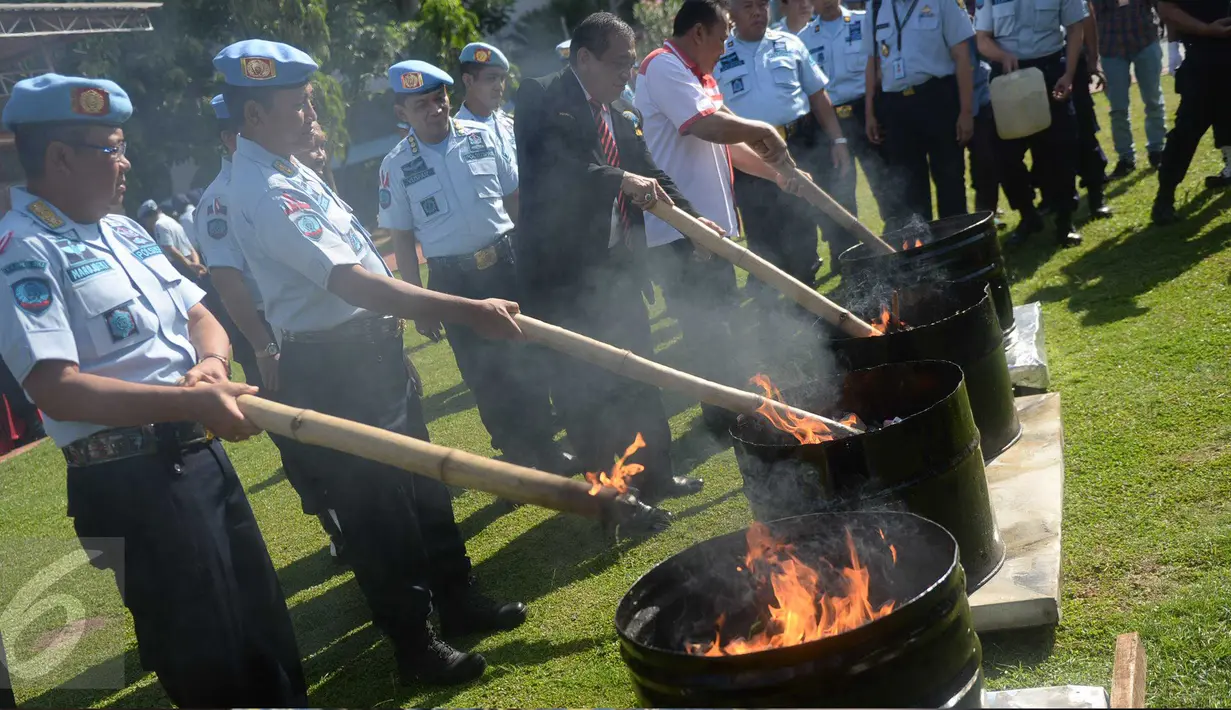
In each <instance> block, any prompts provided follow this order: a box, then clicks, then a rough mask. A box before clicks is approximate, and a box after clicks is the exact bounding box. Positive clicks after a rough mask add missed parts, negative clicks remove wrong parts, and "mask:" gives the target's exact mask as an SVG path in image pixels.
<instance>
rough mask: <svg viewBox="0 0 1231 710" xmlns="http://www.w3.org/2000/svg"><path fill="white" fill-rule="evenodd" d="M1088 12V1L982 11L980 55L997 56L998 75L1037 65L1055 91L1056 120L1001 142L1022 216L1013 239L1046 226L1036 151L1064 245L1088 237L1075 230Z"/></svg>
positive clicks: (1016, 0) (1027, 2)
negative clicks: (1078, 96)
mask: <svg viewBox="0 0 1231 710" xmlns="http://www.w3.org/2000/svg"><path fill="white" fill-rule="evenodd" d="M1087 14H1088V13H1087V11H1086V3H1085V0H1058V1H1057V0H1000V1H999V2H995V0H989V1H987V2H984V3H983V5H982V6H979V7H978V9H977V10H976V12H975V29H976V30H978V34H979V53H980V54H982V55H983V56H985V57H987V58H988V60H989V61H991V62H992V64H993V67H992V73H993V76H999V75H1000V74H1009V73H1012V72H1015V71H1017V70H1018V69H1024V68H1027V67H1036V68H1038V69H1039V70H1040V71H1042V72H1043V79H1044V81H1045V82H1046V84H1047V87H1048V88H1049V89H1050V91H1051V101H1050V102H1049V105H1050V108H1051V125H1050V126H1048V127H1047V128H1046V129H1044V130H1042V131H1040V132H1038V133H1036V134H1034V135H1032V136H1027V137H1025V138H1017V139H1014V140H1004V139H1002V138H999V137H997V140H996V146H997V166H998V167H999V168H1000V181H1001V184H1002V185H1003V187H1004V194H1005V196H1006V197H1008V198H1009V205H1010V206H1011V207H1012V208H1013V209H1015V210H1017V211H1018V212H1019V213H1021V216H1022V221H1021V223H1020V224H1019V225H1018V227H1017V230H1016V232H1015V233H1014V235H1013V237H1012V239H1014V240H1015V241H1018V240H1022V239H1025V238H1026V237H1029V236H1031V235H1033V234H1035V233H1037V232H1040V231H1042V230H1043V228H1044V225H1043V218H1042V216H1040V215H1039V212H1038V210H1037V209H1036V208H1035V206H1034V187H1033V186H1032V185H1031V181H1030V174H1029V173H1028V172H1027V171H1026V166H1025V164H1024V163H1023V162H1022V159H1023V157H1024V156H1025V154H1026V151H1027V150H1029V151H1030V155H1031V159H1032V160H1033V161H1034V165H1035V169H1036V170H1038V175H1039V183H1040V187H1041V188H1042V190H1041V191H1042V193H1043V203H1044V204H1046V205H1048V206H1050V207H1051V209H1052V210H1053V211H1054V212H1055V215H1056V225H1055V237H1056V240H1057V242H1058V243H1059V244H1060V245H1061V246H1074V245H1077V244H1080V243H1081V235H1080V234H1078V233H1077V232H1076V231H1075V230H1074V229H1073V211H1074V210H1075V209H1076V208H1077V188H1076V182H1077V154H1078V141H1077V119H1076V116H1075V114H1074V109H1073V101H1072V95H1073V78H1074V77H1075V76H1076V74H1077V60H1078V58H1079V57H1080V56H1081V53H1082V48H1083V44H1084V40H1085V37H1084V27H1083V21H1084V20H1085V19H1086V16H1087Z"/></svg>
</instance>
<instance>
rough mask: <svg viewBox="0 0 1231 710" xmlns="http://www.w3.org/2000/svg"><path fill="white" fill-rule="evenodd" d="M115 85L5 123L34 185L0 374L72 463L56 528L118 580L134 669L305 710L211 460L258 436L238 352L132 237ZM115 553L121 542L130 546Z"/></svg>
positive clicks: (259, 546)
mask: <svg viewBox="0 0 1231 710" xmlns="http://www.w3.org/2000/svg"><path fill="white" fill-rule="evenodd" d="M131 114H132V104H131V102H130V101H129V98H128V95H127V94H126V93H125V92H124V90H123V89H121V88H120V87H119V86H117V85H116V84H114V83H112V82H110V81H105V80H95V79H83V78H79V77H66V76H60V75H58V74H44V75H42V76H39V77H34V78H31V79H24V80H22V81H20V82H18V83H17V84H16V85H15V86H14V87H13V91H12V95H11V98H10V99H9V102H8V104H7V105H6V106H5V107H4V114H3V122H4V127H5V128H6V129H8V130H11V131H12V132H13V134H14V140H15V143H16V147H17V154H18V157H19V159H20V160H21V164H22V168H23V169H24V170H25V173H26V177H27V178H28V184H27V185H26V186H25V187H24V188H22V187H14V188H12V190H11V193H12V199H13V208H12V210H11V211H10V212H8V213H7V214H6V215H5V216H4V218H3V219H2V220H0V235H3V236H0V274H3V276H0V278H3V280H4V283H5V285H6V286H7V289H6V292H5V293H6V296H7V298H5V299H3V303H0V356H2V357H3V359H4V362H5V364H7V365H8V366H9V368H11V369H12V371H13V375H14V376H15V377H16V378H17V380H18V381H19V382H21V383H22V385H23V387H24V388H25V390H26V392H27V393H29V395H30V398H31V400H33V402H34V404H36V405H37V406H38V407H39V409H41V410H42V411H43V412H44V414H45V415H46V418H45V425H46V428H47V433H48V434H50V435H51V437H52V439H53V440H54V441H55V443H56V445H57V446H59V447H61V450H62V452H63V455H64V458H65V460H66V462H67V464H68V471H67V479H68V480H67V486H66V493H67V499H68V501H67V502H68V514H69V516H70V517H72V518H73V525H74V528H75V529H76V532H77V535H78V537H79V538H80V539H81V540H82V543H83V547H85V548H86V550H87V552H89V553H90V555H91V558H92V559H91V563H92V564H93V565H94V566H96V567H98V568H100V569H109V568H110V569H114V571H115V577H116V582H117V583H118V584H119V586H120V590H121V595H122V598H123V602H124V604H125V606H127V607H128V609H129V611H131V612H132V616H133V625H134V627H135V628H136V633H137V646H138V651H139V653H140V656H141V664H142V666H143V667H145V668H146V669H147V670H150V671H153V672H154V673H156V674H157V675H158V679H159V681H160V682H161V683H162V686H163V688H164V689H165V690H166V692H167V695H168V696H169V697H170V699H171V701H172V702H174V703H175V704H176V705H179V706H181V707H237V706H244V707H250V706H253V705H254V704H255V705H274V706H294V707H302V706H303V705H304V704H305V703H307V691H306V686H305V683H304V677H303V671H302V668H301V667H300V663H299V652H298V649H297V648H296V646H295V638H294V631H293V629H292V627H291V619H290V616H289V614H287V610H286V603H285V601H284V599H283V596H282V590H281V588H280V587H279V585H278V578H277V575H276V574H275V572H274V568H273V565H272V563H271V562H270V559H269V554H268V552H266V549H265V543H264V541H263V540H262V539H261V534H260V530H259V529H258V527H257V523H256V519H255V518H254V517H253V515H252V509H251V508H250V507H249V505H248V500H247V498H246V497H245V496H244V488H243V484H242V483H241V482H240V480H239V478H238V477H237V476H236V474H235V469H234V468H232V466H231V464H230V461H229V460H228V459H227V455H226V452H225V451H224V450H223V448H222V445H221V442H220V441H218V440H217V439H216V438H215V435H217V436H220V437H222V438H225V439H229V440H232V441H239V440H242V439H245V438H247V437H248V436H251V435H252V434H254V433H256V432H257V431H258V430H257V428H256V427H255V426H253V425H252V424H251V423H250V422H248V421H247V420H245V419H244V417H243V415H242V414H241V413H240V410H239V407H238V405H237V403H236V398H237V397H238V396H240V395H244V394H252V393H255V392H256V389H255V388H253V387H250V386H248V385H241V384H235V383H231V382H228V381H227V380H228V378H229V375H230V362H229V360H228V358H227V353H228V352H229V350H230V343H228V342H227V336H226V333H225V332H224V331H223V329H222V326H220V325H219V324H218V321H217V320H215V318H214V316H213V315H211V314H210V312H209V311H208V310H207V309H206V308H205V306H204V305H202V304H201V302H200V301H201V298H202V297H203V296H204V292H203V291H201V289H199V288H197V286H195V285H194V284H192V283H191V282H190V281H189V280H188V279H186V278H184V277H182V276H181V275H180V274H179V273H178V272H177V271H176V270H175V268H174V267H172V266H171V262H170V261H168V260H167V257H166V256H164V254H163V252H162V250H161V249H160V248H159V246H158V245H157V244H155V243H154V240H153V239H151V238H150V236H149V235H148V234H147V233H146V232H145V230H144V229H142V228H141V226H140V225H139V224H137V223H136V222H135V221H133V220H131V219H129V218H127V217H123V216H119V215H110V214H108V212H109V210H110V208H111V206H112V204H114V203H115V202H116V201H119V200H122V199H123V196H124V191H125V174H126V173H127V172H128V170H129V168H130V165H129V162H128V159H127V158H126V157H125V149H126V146H127V144H126V143H125V141H124V131H123V129H122V128H120V125H121V124H123V123H124V121H126V120H127V119H128V117H129V116H130V115H131ZM108 540H111V541H122V545H118V544H112V543H111V542H108Z"/></svg>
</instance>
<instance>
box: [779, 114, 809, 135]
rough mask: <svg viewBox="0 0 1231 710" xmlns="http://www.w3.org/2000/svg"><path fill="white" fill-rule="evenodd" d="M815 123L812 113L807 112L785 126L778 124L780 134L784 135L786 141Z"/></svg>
mask: <svg viewBox="0 0 1231 710" xmlns="http://www.w3.org/2000/svg"><path fill="white" fill-rule="evenodd" d="M813 125H815V124H814V122H813V118H812V114H811V113H805V114H804V115H802V116H800V117H799V118H797V119H795V120H794V121H791V122H790V123H788V124H786V125H785V126H778V135H780V136H782V140H784V141H785V140H790V139H792V138H794V137H795V136H797V135H799V134H801V133H803V132H804V131H805V130H807V129H809V128H812V126H813Z"/></svg>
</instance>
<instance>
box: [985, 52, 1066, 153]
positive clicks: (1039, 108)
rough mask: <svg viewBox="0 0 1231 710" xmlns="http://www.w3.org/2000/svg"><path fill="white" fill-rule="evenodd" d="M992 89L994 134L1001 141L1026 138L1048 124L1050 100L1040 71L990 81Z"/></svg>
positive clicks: (1016, 72) (1021, 72)
mask: <svg viewBox="0 0 1231 710" xmlns="http://www.w3.org/2000/svg"><path fill="white" fill-rule="evenodd" d="M991 90H992V110H993V111H994V112H995V113H996V133H998V134H999V135H1000V137H1001V138H1004V139H1005V140H1012V139H1014V138H1025V137H1026V136H1032V135H1034V134H1035V133H1038V132H1039V131H1042V130H1045V129H1046V128H1047V127H1048V126H1050V125H1051V109H1050V107H1049V104H1048V102H1049V101H1051V97H1050V96H1049V92H1048V91H1047V82H1046V81H1044V80H1043V72H1041V71H1039V70H1038V69H1037V68H1036V67H1027V68H1026V69H1019V70H1017V71H1015V72H1013V73H1012V74H1005V75H1003V76H998V77H996V78H995V79H992V84H991Z"/></svg>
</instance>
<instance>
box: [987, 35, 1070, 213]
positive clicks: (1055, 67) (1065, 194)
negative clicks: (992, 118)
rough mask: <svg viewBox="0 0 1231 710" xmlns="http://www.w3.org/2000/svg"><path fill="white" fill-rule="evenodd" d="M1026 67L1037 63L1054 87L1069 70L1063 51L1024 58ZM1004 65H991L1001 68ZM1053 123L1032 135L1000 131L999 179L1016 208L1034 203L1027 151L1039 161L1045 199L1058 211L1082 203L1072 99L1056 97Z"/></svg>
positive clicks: (998, 71)
mask: <svg viewBox="0 0 1231 710" xmlns="http://www.w3.org/2000/svg"><path fill="white" fill-rule="evenodd" d="M1019 65H1020V66H1021V67H1022V68H1025V67H1038V69H1039V70H1040V71H1042V72H1043V81H1044V82H1045V83H1046V84H1047V87H1048V90H1049V92H1050V89H1051V87H1053V86H1055V85H1056V82H1057V81H1058V80H1059V79H1060V77H1061V76H1063V75H1064V53H1063V52H1057V53H1056V54H1051V55H1048V56H1046V57H1040V58H1038V59H1023V60H1021V62H1020V63H1019ZM1001 73H1002V72H1001V69H1000V65H999V64H997V65H995V66H994V67H993V69H992V75H993V76H999V75H1000V74H1001ZM1050 108H1051V125H1050V126H1049V127H1048V128H1046V129H1045V130H1042V131H1040V132H1038V133H1036V134H1034V135H1032V136H1026V137H1025V138H1015V139H1013V140H1005V139H1003V138H1001V137H999V136H997V137H996V162H997V165H998V166H999V167H1000V182H1001V185H1002V186H1003V187H1004V194H1005V197H1007V198H1009V206H1010V207H1012V208H1013V209H1015V210H1018V211H1019V212H1020V211H1029V210H1032V209H1034V186H1033V185H1032V184H1031V180H1030V173H1029V172H1027V170H1026V165H1025V163H1024V162H1023V158H1024V157H1025V155H1026V151H1027V150H1029V151H1030V156H1031V158H1032V159H1033V161H1034V169H1035V172H1036V174H1037V176H1038V182H1039V187H1040V189H1041V191H1042V193H1043V202H1044V203H1045V204H1048V205H1050V206H1051V207H1052V209H1054V210H1055V211H1056V214H1057V215H1059V216H1065V217H1067V216H1068V215H1071V214H1072V213H1073V210H1074V209H1076V207H1077V191H1076V190H1077V186H1076V180H1077V164H1078V160H1077V147H1078V142H1077V120H1076V116H1075V111H1074V109H1073V102H1072V101H1071V100H1068V101H1055V100H1053V101H1051V102H1050Z"/></svg>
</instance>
